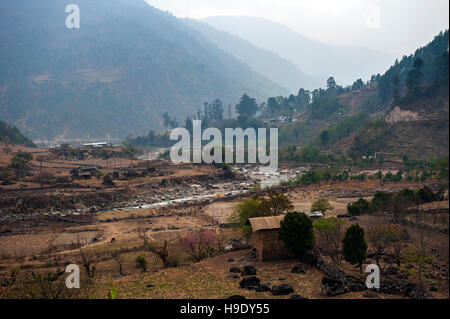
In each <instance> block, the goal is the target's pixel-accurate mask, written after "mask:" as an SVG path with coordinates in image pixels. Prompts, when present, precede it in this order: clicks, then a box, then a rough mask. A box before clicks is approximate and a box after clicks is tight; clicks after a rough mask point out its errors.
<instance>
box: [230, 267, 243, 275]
mask: <svg viewBox="0 0 450 319" xmlns="http://www.w3.org/2000/svg"><path fill="white" fill-rule="evenodd" d="M230 272H232V273H235V274H237V273H240V272H241V269H240V268H238V267H231V268H230Z"/></svg>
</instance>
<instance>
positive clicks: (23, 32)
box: [0, 0, 287, 141]
mask: <svg viewBox="0 0 450 319" xmlns="http://www.w3.org/2000/svg"><path fill="white" fill-rule="evenodd" d="M70 3H72V2H71V1H66V0H63V1H57V0H28V1H24V0H17V1H2V2H1V3H0V56H1V58H0V69H1V70H2V72H1V73H0V118H2V119H5V120H6V121H8V122H9V123H14V125H16V126H17V127H18V128H19V129H20V130H21V131H23V132H24V133H25V134H27V135H28V136H30V137H31V138H33V139H36V140H50V141H51V140H56V141H65V140H70V139H77V138H81V139H95V138H101V139H110V138H124V137H126V136H127V135H129V134H142V133H144V132H145V133H146V132H148V131H149V130H150V129H153V130H156V131H158V130H161V129H162V128H163V125H162V117H161V113H163V112H166V111H167V112H169V113H170V114H172V115H173V116H174V117H176V118H178V120H180V119H183V118H184V117H185V116H186V115H188V114H191V113H193V112H195V111H196V110H197V109H198V108H199V107H201V106H202V105H203V102H204V101H205V100H208V99H213V98H220V99H221V100H222V101H224V103H229V102H231V101H234V100H236V99H237V98H238V97H239V96H240V95H241V94H242V92H248V93H249V94H252V96H255V97H256V98H258V99H260V100H263V99H266V98H267V97H268V96H271V95H276V94H286V93H287V91H286V90H285V89H283V88H282V87H280V86H278V85H277V84H275V83H273V82H272V81H270V80H269V79H266V78H264V77H263V76H261V75H259V74H257V73H255V72H254V71H253V70H252V69H251V68H250V67H248V66H247V65H245V64H243V63H241V62H240V61H238V60H236V59H235V58H233V57H232V56H230V55H228V54H226V53H225V52H223V51H222V50H220V49H218V48H217V47H216V46H215V45H213V44H211V43H210V42H209V41H208V40H207V39H206V38H205V37H204V36H203V35H201V34H200V33H198V32H197V31H195V30H193V29H191V28H189V27H188V26H187V25H186V24H185V23H183V22H182V21H179V20H178V19H176V18H175V17H173V16H171V15H170V14H168V13H165V12H162V11H159V10H157V9H155V8H153V7H151V6H150V5H148V4H147V3H146V2H145V1H144V0H96V1H90V0H79V1H77V5H79V7H80V10H81V28H80V29H67V28H66V27H65V24H64V23H65V20H66V17H67V16H68V14H67V13H65V8H66V5H68V4H70ZM37 12H39V13H42V12H45V14H37Z"/></svg>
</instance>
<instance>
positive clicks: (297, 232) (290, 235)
mask: <svg viewBox="0 0 450 319" xmlns="http://www.w3.org/2000/svg"><path fill="white" fill-rule="evenodd" d="M280 225H281V228H280V230H279V233H278V234H279V237H280V239H281V241H283V243H284V244H285V245H286V248H287V249H288V250H289V251H290V252H291V253H293V254H295V255H296V256H297V257H301V256H302V255H304V254H305V253H306V252H307V251H309V250H310V249H312V248H313V247H314V227H313V222H312V220H311V218H309V217H308V216H306V214H304V213H299V212H293V213H287V214H286V216H285V217H284V219H283V220H282V221H281V222H280Z"/></svg>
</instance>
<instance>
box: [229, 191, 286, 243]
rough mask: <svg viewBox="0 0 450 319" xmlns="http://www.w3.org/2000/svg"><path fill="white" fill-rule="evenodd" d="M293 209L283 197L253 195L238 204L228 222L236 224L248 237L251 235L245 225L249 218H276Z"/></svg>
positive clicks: (275, 193) (272, 194)
mask: <svg viewBox="0 0 450 319" xmlns="http://www.w3.org/2000/svg"><path fill="white" fill-rule="evenodd" d="M293 209H294V206H293V205H292V203H291V201H290V200H289V199H288V198H287V197H286V196H285V195H283V194H281V193H277V192H274V191H269V192H268V194H267V197H266V196H258V195H255V196H253V197H252V198H250V199H247V200H244V201H242V202H241V203H239V204H238V205H237V206H236V209H235V211H234V212H233V214H232V215H231V216H230V221H232V222H238V223H239V225H240V227H241V228H242V230H243V231H244V233H245V234H246V235H247V236H249V235H250V234H251V226H250V225H248V224H247V221H248V219H249V218H254V217H264V216H278V215H280V214H281V213H284V212H289V211H292V210H293Z"/></svg>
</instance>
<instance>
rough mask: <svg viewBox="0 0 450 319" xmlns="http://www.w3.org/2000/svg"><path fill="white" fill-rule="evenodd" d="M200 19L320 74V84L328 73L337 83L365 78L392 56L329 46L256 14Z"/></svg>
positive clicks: (377, 70) (391, 58)
mask: <svg viewBox="0 0 450 319" xmlns="http://www.w3.org/2000/svg"><path fill="white" fill-rule="evenodd" d="M201 21H202V22H206V23H207V24H209V25H211V26H212V27H214V28H216V29H219V30H222V31H225V32H228V33H230V34H232V35H237V36H239V37H240V38H242V39H244V40H247V41H248V42H250V43H252V44H254V45H256V46H258V47H260V48H263V49H266V50H269V51H272V52H274V53H277V54H278V55H280V56H281V57H283V58H285V59H287V60H289V61H291V62H293V63H294V64H295V65H296V66H297V67H298V68H299V69H300V70H302V71H303V72H305V73H307V74H309V75H312V76H315V77H318V76H319V77H321V78H322V86H325V81H326V79H327V78H328V77H329V76H333V77H334V78H335V79H336V81H337V82H338V83H339V84H341V85H351V84H352V83H353V82H354V81H355V80H356V79H358V78H363V79H366V80H367V79H369V78H370V76H371V75H372V74H376V73H379V72H380V70H386V69H387V68H388V67H389V65H390V64H391V62H392V60H394V59H395V56H393V55H392V54H388V53H382V52H378V51H375V50H371V49H364V48H356V47H336V46H331V45H328V44H325V43H322V42H320V41H316V40H313V39H310V38H307V37H305V36H303V35H301V34H299V33H297V32H295V31H293V30H292V29H290V28H288V27H286V26H284V25H282V24H280V23H277V22H273V21H270V20H266V19H263V18H259V17H246V16H240V17H237V16H216V17H208V18H205V19H202V20H201Z"/></svg>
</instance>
